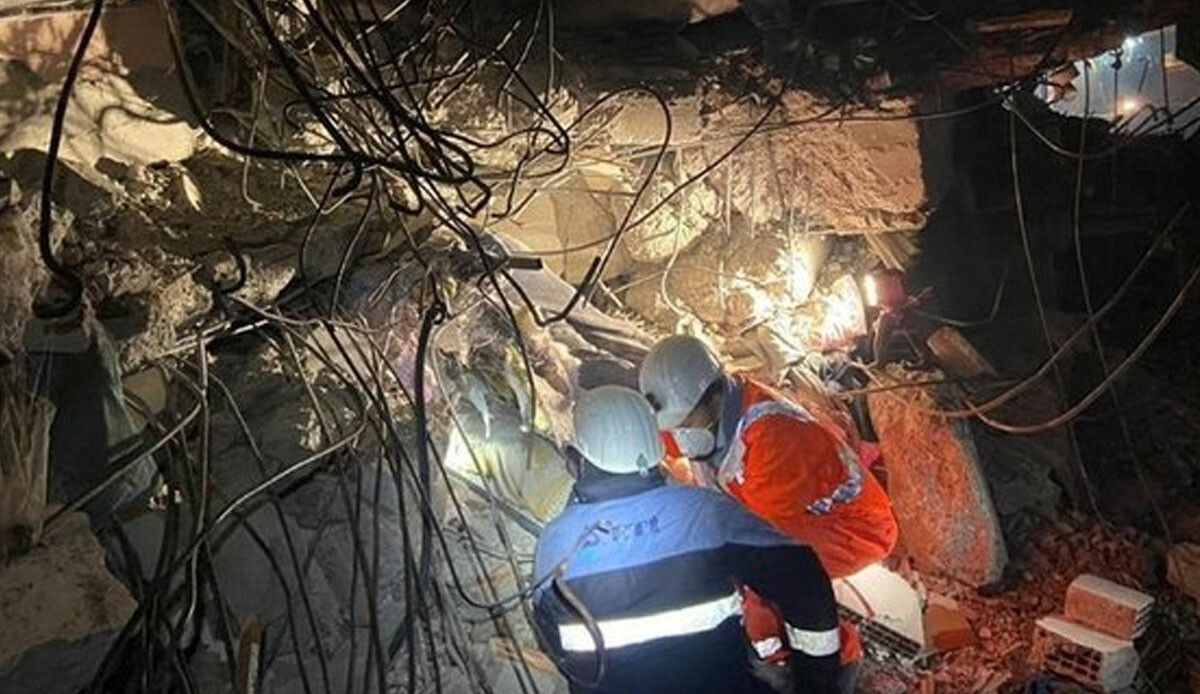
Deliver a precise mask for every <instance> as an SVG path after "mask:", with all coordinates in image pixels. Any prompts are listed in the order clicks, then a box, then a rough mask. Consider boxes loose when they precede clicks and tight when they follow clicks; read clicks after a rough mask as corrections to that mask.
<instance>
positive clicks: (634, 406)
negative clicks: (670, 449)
mask: <svg viewBox="0 0 1200 694" xmlns="http://www.w3.org/2000/svg"><path fill="white" fill-rule="evenodd" d="M574 415H575V416H574V419H575V447H576V448H577V449H579V452H580V453H582V454H583V457H585V458H587V460H588V462H590V463H591V464H592V465H595V466H596V467H598V468H600V469H601V470H604V471H605V472H611V473H613V474H615V475H628V474H632V473H635V472H644V471H645V470H649V469H650V468H652V467H654V466H655V465H658V463H659V461H660V460H662V457H663V444H662V440H661V439H659V437H658V427H656V426H655V425H654V412H653V411H652V410H651V409H650V403H648V402H646V399H645V398H643V397H642V396H641V395H640V394H639V393H638V392H637V391H636V390H633V389H632V388H625V387H624V386H600V387H599V388H595V389H592V390H589V391H587V392H585V393H584V394H583V395H581V396H580V397H579V401H578V402H576V403H575V413H574Z"/></svg>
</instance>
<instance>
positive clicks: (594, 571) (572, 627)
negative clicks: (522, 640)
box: [534, 466, 840, 694]
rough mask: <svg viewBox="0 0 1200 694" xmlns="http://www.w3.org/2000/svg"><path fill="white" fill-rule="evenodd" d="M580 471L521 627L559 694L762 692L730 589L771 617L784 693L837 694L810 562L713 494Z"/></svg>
mask: <svg viewBox="0 0 1200 694" xmlns="http://www.w3.org/2000/svg"><path fill="white" fill-rule="evenodd" d="M585 468H586V473H585V476H584V478H582V479H581V480H580V482H579V483H578V484H576V486H575V490H574V496H573V498H572V501H571V503H570V504H568V506H567V507H566V509H565V510H564V511H563V512H562V514H561V515H559V516H558V517H557V518H555V519H554V520H553V521H551V522H550V523H549V524H548V525H547V526H546V528H545V529H544V530H543V531H542V534H541V537H540V538H539V540H538V547H537V555H536V558H535V562H534V578H535V580H536V579H539V578H541V577H543V576H547V575H550V574H556V575H559V576H560V580H559V581H557V582H554V581H552V582H548V583H546V584H545V585H543V586H541V587H540V588H539V589H538V590H537V591H536V592H535V594H534V618H535V621H536V623H537V624H536V626H537V631H538V636H539V639H540V640H541V642H542V647H543V648H544V649H545V650H546V651H547V652H548V653H550V654H551V655H552V656H553V657H554V658H555V659H556V661H557V662H558V663H559V667H560V669H562V670H563V674H564V675H566V676H567V677H568V678H569V679H570V680H571V691H572V692H575V693H576V694H581V693H585V692H586V693H588V694H592V693H600V692H604V693H611V694H638V693H640V692H687V693H688V694H703V693H705V692H712V693H713V694H738V693H739V692H758V691H761V689H762V685H761V684H760V683H758V682H757V680H755V679H754V678H753V677H752V676H751V674H750V656H749V655H748V649H747V645H746V637H745V636H744V632H743V629H742V625H741V619H740V611H741V610H740V605H741V601H740V596H739V594H738V591H737V582H741V583H744V584H746V585H748V586H750V587H751V588H753V589H754V591H755V592H757V593H758V594H759V595H761V596H762V597H764V598H767V599H769V600H772V601H774V602H775V603H777V604H778V605H779V606H780V609H781V611H782V613H783V617H784V619H785V621H786V622H787V625H788V636H789V640H791V639H792V637H793V636H795V637H796V639H798V641H799V642H793V643H792V646H793V648H794V649H797V654H796V655H795V656H794V658H795V660H794V662H793V667H794V669H793V672H794V675H795V680H796V685H797V691H803V692H814V693H821V692H835V691H837V675H838V672H839V670H840V666H839V664H838V655H837V626H838V624H837V608H836V605H835V603H834V599H833V590H832V588H831V587H830V584H829V578H828V576H827V575H826V574H825V570H824V569H823V568H822V567H821V564H820V562H819V561H818V560H817V558H816V555H815V554H814V553H813V552H812V550H811V549H809V548H808V547H804V546H801V545H797V544H796V543H794V542H793V541H792V540H790V539H788V538H786V537H785V536H783V535H781V534H780V533H778V532H777V531H775V530H774V529H772V528H771V527H770V526H769V525H767V524H766V523H765V522H764V521H762V520H760V519H759V518H757V517H756V516H754V515H753V514H751V513H750V512H749V511H747V510H745V509H744V508H742V507H741V506H740V505H738V504H737V502H735V501H733V500H731V499H729V498H727V497H725V496H723V495H721V494H719V493H716V492H712V491H709V490H705V489H699V488H695V487H684V486H674V485H667V484H666V483H665V481H664V480H663V478H662V476H661V475H660V474H659V473H657V472H653V473H652V474H650V475H648V476H645V477H641V476H638V475H607V474H605V473H602V472H599V471H598V470H596V469H595V468H592V467H590V466H585ZM589 626H590V627H591V628H590V629H589V628H588V627H589ZM597 631H598V632H599V636H600V637H601V640H602V641H603V645H600V644H598V643H597V639H596V635H597V634H596V632H597ZM814 644H815V646H816V647H814ZM597 675H599V680H598V681H597Z"/></svg>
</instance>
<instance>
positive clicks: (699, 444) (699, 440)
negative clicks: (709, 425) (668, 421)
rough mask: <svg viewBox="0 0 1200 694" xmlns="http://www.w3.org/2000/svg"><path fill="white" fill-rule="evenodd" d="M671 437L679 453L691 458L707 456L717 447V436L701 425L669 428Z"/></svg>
mask: <svg viewBox="0 0 1200 694" xmlns="http://www.w3.org/2000/svg"><path fill="white" fill-rule="evenodd" d="M671 438H673V439H675V445H676V446H678V447H679V452H680V453H682V454H683V455H685V456H687V457H688V458H693V459H704V458H707V457H708V456H710V455H712V454H713V451H714V449H716V447H717V437H716V436H713V433H712V432H711V431H709V430H708V429H704V428H701V427H677V428H675V429H672V430H671Z"/></svg>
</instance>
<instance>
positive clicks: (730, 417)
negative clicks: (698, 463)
mask: <svg viewBox="0 0 1200 694" xmlns="http://www.w3.org/2000/svg"><path fill="white" fill-rule="evenodd" d="M741 416H742V386H741V384H740V383H739V382H738V380H737V379H736V378H734V377H733V376H726V377H725V391H724V393H722V398H721V419H720V420H719V421H718V422H717V445H716V448H715V449H714V450H713V454H712V456H711V457H709V458H708V460H709V461H711V462H712V463H714V464H718V465H719V464H720V462H721V461H722V460H724V458H725V453H726V452H727V451H728V450H729V443H730V442H731V441H732V440H733V437H734V436H735V435H736V433H737V424H738V419H740V418H741Z"/></svg>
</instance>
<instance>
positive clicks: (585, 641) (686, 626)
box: [558, 593, 742, 653]
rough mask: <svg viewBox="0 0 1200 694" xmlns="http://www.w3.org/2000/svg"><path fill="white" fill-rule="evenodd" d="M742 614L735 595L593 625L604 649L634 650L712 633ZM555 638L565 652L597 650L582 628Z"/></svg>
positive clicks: (563, 628) (561, 630) (563, 630)
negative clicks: (651, 643)
mask: <svg viewBox="0 0 1200 694" xmlns="http://www.w3.org/2000/svg"><path fill="white" fill-rule="evenodd" d="M741 613H742V596H741V595H740V594H738V593H733V594H731V595H727V596H725V597H723V598H717V599H716V600H710V601H708V602H702V603H699V604H696V605H689V606H688V607H681V608H679V609H675V610H667V611H665V612H658V613H656V614H648V615H642V616H640V617H624V618H620V619H605V620H601V621H599V622H597V623H596V626H597V627H599V629H600V635H601V636H602V637H604V647H605V648H620V647H622V646H633V645H636V644H639V643H646V642H648V641H654V640H657V639H665V638H669V637H672V636H687V635H688V634H700V633H703V632H706V631H711V630H713V629H716V628H717V627H719V626H721V624H722V623H723V622H724V621H725V620H727V619H729V618H730V617H736V616H738V615H740V614H741ZM558 637H559V640H560V641H561V642H562V648H563V650H564V651H570V652H574V653H589V652H592V651H595V650H596V643H595V639H594V638H593V637H592V635H591V633H590V632H588V630H587V627H586V626H584V625H583V624H562V625H559V627H558Z"/></svg>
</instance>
